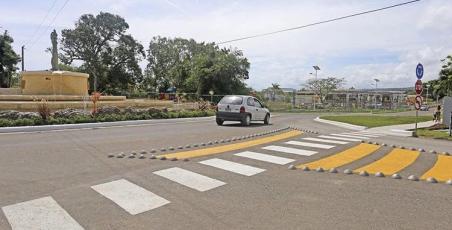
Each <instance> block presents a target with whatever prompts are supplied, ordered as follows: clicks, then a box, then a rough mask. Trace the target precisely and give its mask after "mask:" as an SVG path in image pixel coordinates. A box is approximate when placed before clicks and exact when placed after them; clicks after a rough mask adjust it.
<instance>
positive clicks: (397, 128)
mask: <svg viewBox="0 0 452 230" xmlns="http://www.w3.org/2000/svg"><path fill="white" fill-rule="evenodd" d="M434 124H435V122H433V121H426V122H420V123H418V125H417V127H418V128H425V127H429V126H432V125H434ZM414 127H415V124H404V125H390V126H381V127H375V128H370V129H366V131H368V132H373V133H384V134H388V135H393V136H402V137H410V136H412V135H413V131H410V130H411V129H414Z"/></svg>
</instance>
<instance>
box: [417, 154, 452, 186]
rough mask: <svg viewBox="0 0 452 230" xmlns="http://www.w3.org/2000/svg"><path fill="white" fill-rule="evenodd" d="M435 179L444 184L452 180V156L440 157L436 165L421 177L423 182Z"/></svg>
mask: <svg viewBox="0 0 452 230" xmlns="http://www.w3.org/2000/svg"><path fill="white" fill-rule="evenodd" d="M429 177H433V178H435V179H436V180H438V181H441V182H444V181H447V180H449V179H452V156H444V155H439V156H438V159H437V160H436V163H435V165H434V166H433V167H432V168H431V169H430V170H428V171H427V172H426V173H425V174H424V175H422V176H421V179H422V180H426V179H427V178H429Z"/></svg>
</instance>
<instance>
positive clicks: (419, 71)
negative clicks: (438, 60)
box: [416, 63, 424, 80]
mask: <svg viewBox="0 0 452 230" xmlns="http://www.w3.org/2000/svg"><path fill="white" fill-rule="evenodd" d="M422 76H424V66H423V65H422V64H421V63H419V64H417V66H416V77H417V79H419V80H421V79H422Z"/></svg>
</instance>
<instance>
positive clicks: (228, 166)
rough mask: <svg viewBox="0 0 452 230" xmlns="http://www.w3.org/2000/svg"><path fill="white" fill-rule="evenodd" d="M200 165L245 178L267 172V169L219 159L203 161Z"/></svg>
mask: <svg viewBox="0 0 452 230" xmlns="http://www.w3.org/2000/svg"><path fill="white" fill-rule="evenodd" d="M199 163H201V164H203V165H209V166H212V167H215V168H219V169H223V170H226V171H229V172H233V173H237V174H241V175H245V176H253V175H256V174H258V173H261V172H263V171H265V169H261V168H256V167H252V166H249V165H244V164H239V163H235V162H232V161H226V160H222V159H218V158H213V159H209V160H205V161H201V162H199Z"/></svg>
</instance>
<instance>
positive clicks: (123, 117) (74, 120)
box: [0, 110, 215, 127]
mask: <svg viewBox="0 0 452 230" xmlns="http://www.w3.org/2000/svg"><path fill="white" fill-rule="evenodd" d="M214 114H215V113H214V112H213V111H210V110H206V111H202V110H193V111H186V110H181V111H168V112H156V113H138V114H136V113H121V114H102V115H98V116H95V117H93V116H91V115H75V116H72V117H49V119H47V120H43V119H42V118H21V119H5V118H1V119H0V127H13V126H33V125H56V124H79V123H94V122H112V121H127V120H150V119H168V118H188V117H206V116H213V115H214Z"/></svg>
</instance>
